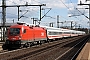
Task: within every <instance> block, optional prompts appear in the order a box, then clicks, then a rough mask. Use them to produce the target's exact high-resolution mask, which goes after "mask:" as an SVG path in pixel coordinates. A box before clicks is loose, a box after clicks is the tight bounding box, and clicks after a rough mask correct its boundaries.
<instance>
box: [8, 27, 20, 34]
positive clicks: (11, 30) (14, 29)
mask: <svg viewBox="0 0 90 60" xmlns="http://www.w3.org/2000/svg"><path fill="white" fill-rule="evenodd" d="M9 34H10V35H18V34H20V28H10V31H9Z"/></svg>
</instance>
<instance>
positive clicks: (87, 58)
mask: <svg viewBox="0 0 90 60" xmlns="http://www.w3.org/2000/svg"><path fill="white" fill-rule="evenodd" d="M76 60H90V39H89V40H88V42H87V43H86V45H85V46H84V48H83V49H82V51H81V52H80V54H79V55H78V57H77V58H76Z"/></svg>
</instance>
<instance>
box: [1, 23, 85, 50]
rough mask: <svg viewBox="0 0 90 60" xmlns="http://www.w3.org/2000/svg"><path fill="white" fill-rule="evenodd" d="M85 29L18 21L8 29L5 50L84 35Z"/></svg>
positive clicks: (3, 46)
mask: <svg viewBox="0 0 90 60" xmlns="http://www.w3.org/2000/svg"><path fill="white" fill-rule="evenodd" d="M84 34H85V32H83V31H76V30H70V29H63V28H55V27H48V26H41V25H32V24H27V23H25V22H17V24H15V25H12V26H10V27H9V28H8V31H7V40H6V41H5V43H4V44H3V45H2V48H3V50H6V49H12V48H13V49H16V48H23V47H31V46H32V45H34V44H40V45H41V44H43V43H45V42H49V41H52V40H57V39H60V38H66V37H74V36H78V35H84Z"/></svg>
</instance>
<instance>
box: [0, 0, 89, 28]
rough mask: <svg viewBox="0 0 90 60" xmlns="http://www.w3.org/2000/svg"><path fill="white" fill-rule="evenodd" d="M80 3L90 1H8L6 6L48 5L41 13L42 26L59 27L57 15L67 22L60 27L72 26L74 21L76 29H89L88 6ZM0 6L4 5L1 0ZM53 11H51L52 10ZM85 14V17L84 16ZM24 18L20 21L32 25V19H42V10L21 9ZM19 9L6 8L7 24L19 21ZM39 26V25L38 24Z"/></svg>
mask: <svg viewBox="0 0 90 60" xmlns="http://www.w3.org/2000/svg"><path fill="white" fill-rule="evenodd" d="M80 1H81V2H82V3H84V4H88V3H90V1H85V0H6V5H9V6H11V5H25V4H26V2H28V5H41V4H46V6H42V7H41V8H42V9H43V10H42V11H41V13H42V15H41V17H43V16H44V15H45V14H46V13H47V12H48V11H49V12H48V13H47V14H46V16H44V17H43V18H42V19H41V23H40V24H41V25H45V26H49V23H54V27H56V26H57V23H56V22H57V15H59V22H65V21H67V22H65V23H63V24H61V23H60V26H70V21H73V26H74V25H75V24H76V27H78V26H81V27H82V28H89V23H88V22H89V19H87V18H86V17H85V16H87V17H88V16H89V14H88V9H87V10H86V9H84V8H87V7H88V6H81V5H78V4H80ZM0 5H2V0H0ZM50 9H51V10H50ZM0 12H2V8H0ZM82 14H84V15H82ZM22 15H24V17H22V18H20V21H24V22H26V23H30V24H32V19H31V18H36V19H38V20H39V19H40V8H39V7H38V6H37V7H36V6H30V7H20V15H19V16H22ZM17 18H18V8H17V7H7V8H6V23H10V22H11V23H12V22H13V20H14V22H17V21H18V19H17ZM1 19H2V14H0V20H1ZM37 24H38V23H37Z"/></svg>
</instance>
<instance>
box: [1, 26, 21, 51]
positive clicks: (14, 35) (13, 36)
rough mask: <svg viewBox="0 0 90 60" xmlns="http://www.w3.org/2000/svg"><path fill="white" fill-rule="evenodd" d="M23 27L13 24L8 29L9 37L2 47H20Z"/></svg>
mask: <svg viewBox="0 0 90 60" xmlns="http://www.w3.org/2000/svg"><path fill="white" fill-rule="evenodd" d="M20 33H21V28H20V27H18V26H17V27H16V26H12V27H10V29H8V37H7V40H6V42H5V44H3V46H2V48H3V50H5V49H12V48H15V49H16V48H20V47H21V34H20Z"/></svg>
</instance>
